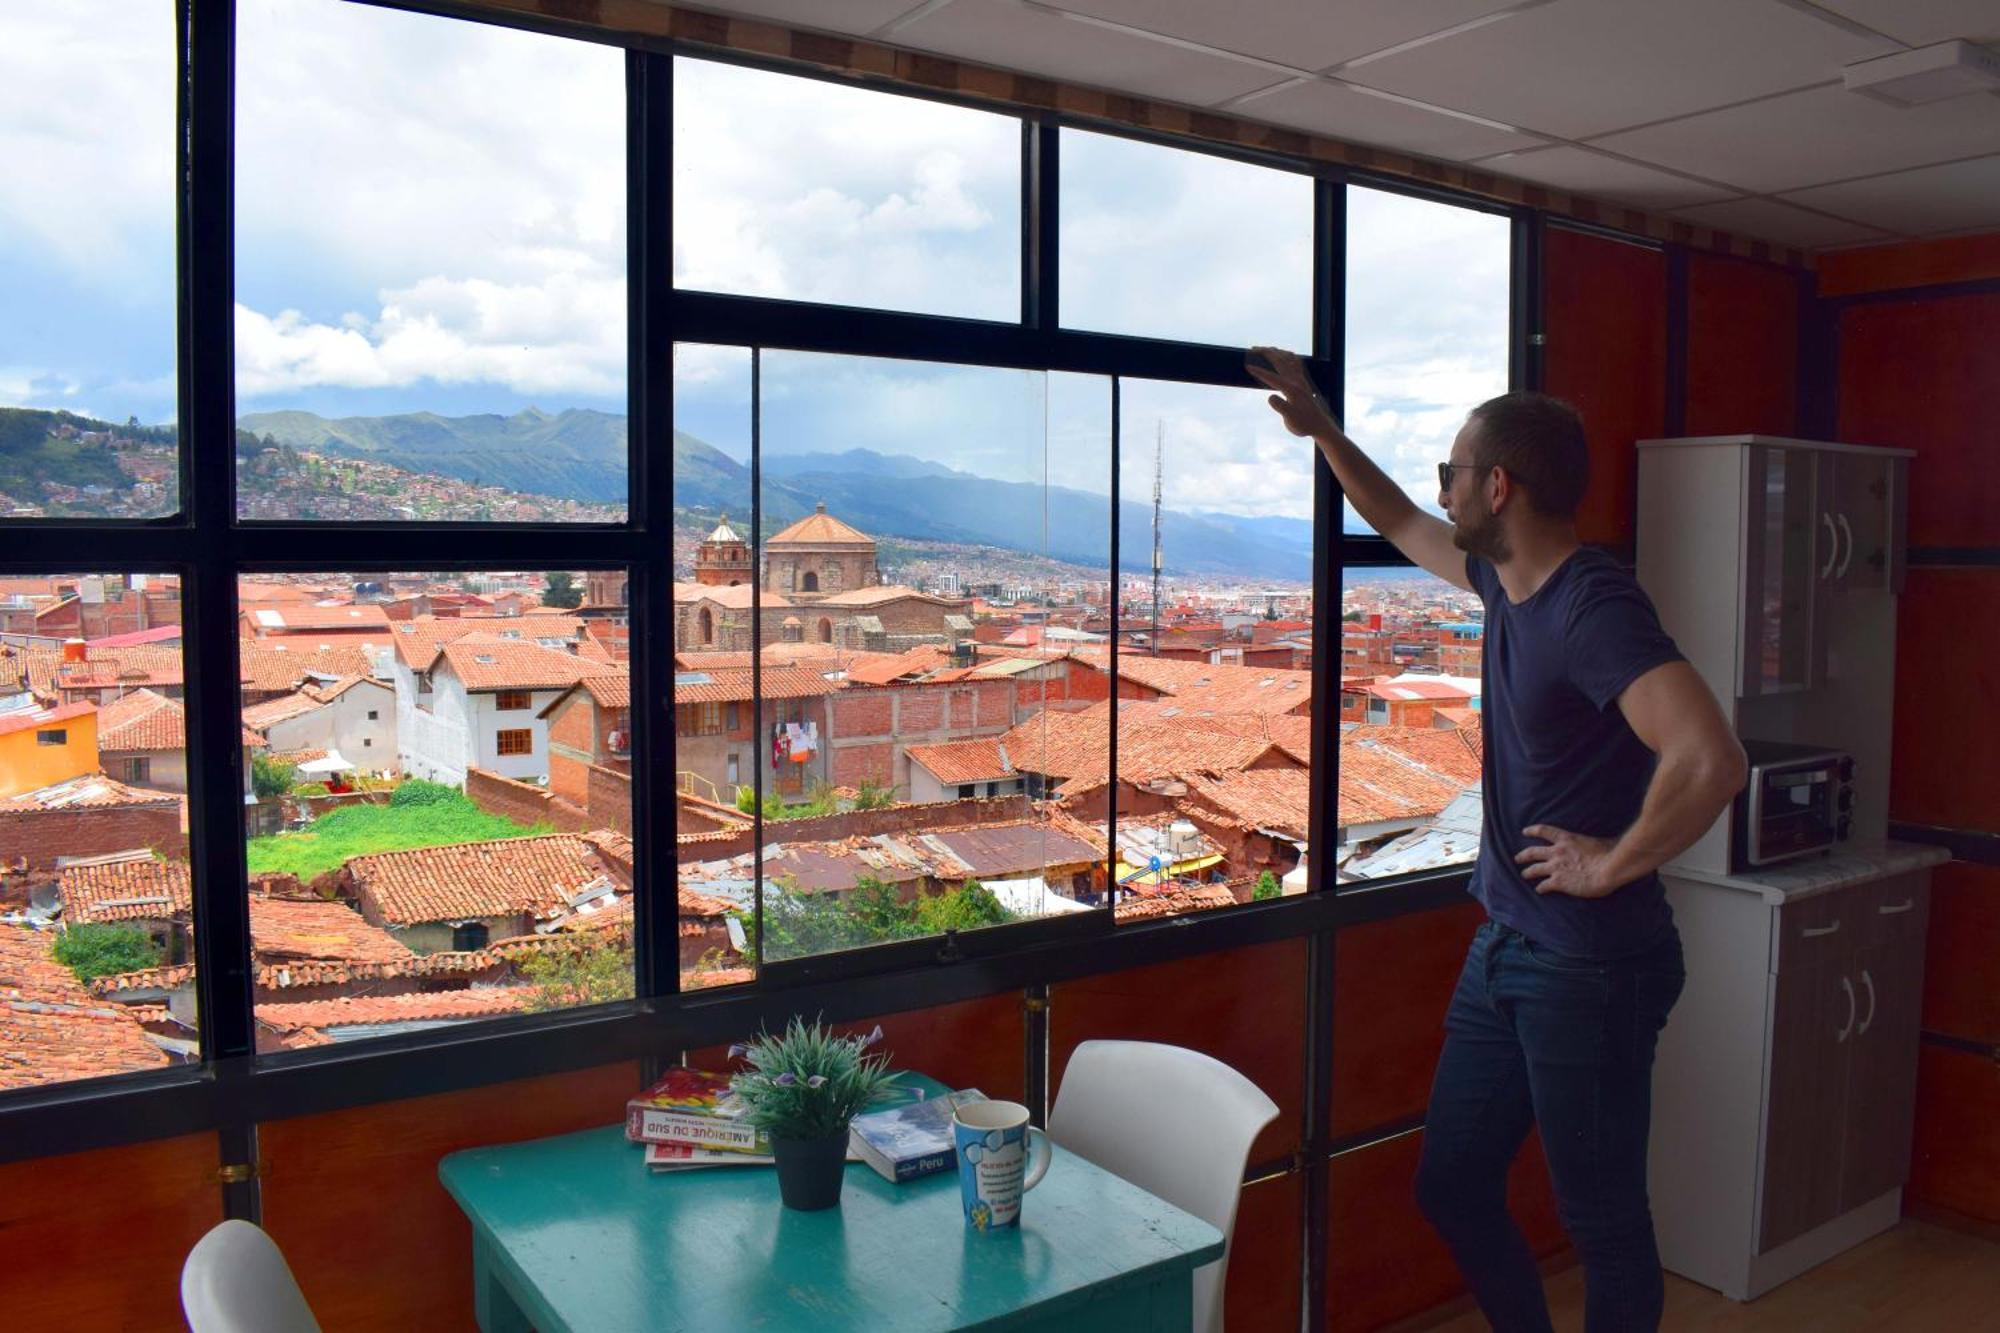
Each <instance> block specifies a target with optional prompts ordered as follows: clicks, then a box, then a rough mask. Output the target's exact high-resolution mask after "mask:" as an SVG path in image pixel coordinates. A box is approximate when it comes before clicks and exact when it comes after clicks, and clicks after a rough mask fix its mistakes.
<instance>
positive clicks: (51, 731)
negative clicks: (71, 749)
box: [35, 727, 69, 745]
mask: <svg viewBox="0 0 2000 1333" xmlns="http://www.w3.org/2000/svg"><path fill="white" fill-rule="evenodd" d="M35 744H37V745H68V744H69V730H68V729H67V728H65V727H49V728H46V729H44V730H42V731H37V732H36V733H35Z"/></svg>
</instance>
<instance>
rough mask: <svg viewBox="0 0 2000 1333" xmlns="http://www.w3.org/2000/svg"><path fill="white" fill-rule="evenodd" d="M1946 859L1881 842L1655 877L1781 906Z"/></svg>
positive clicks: (1936, 852) (1916, 845) (1924, 847)
mask: <svg viewBox="0 0 2000 1333" xmlns="http://www.w3.org/2000/svg"><path fill="white" fill-rule="evenodd" d="M1949 860H1951V853H1950V852H1948V851H1946V850H1945V849H1944V848H1942V847H1939V846H1936V845H1934V844H1932V843H1927V842H1889V841H1885V842H1876V843H1848V844H1846V845H1844V846H1842V847H1841V848H1839V849H1838V850H1837V851H1831V852H1826V853H1822V854H1818V855H1813V856H1803V857H1800V858H1799V859H1798V860H1796V861H1786V862H1784V863H1782V864H1780V865H1774V866H1769V867H1766V868H1765V869H1762V870H1753V871H1751V872H1749V873H1748V874H1742V875H1722V874H1717V873H1715V872H1714V871H1709V870H1686V869H1682V868H1681V867H1679V866H1663V867H1662V868H1661V870H1660V874H1661V875H1663V876H1666V877H1668V878H1670V879H1678V880H1686V881H1692V882H1694V883H1697V884H1712V885H1715V886H1716V887H1717V888H1723V889H1737V890H1740V891H1741V892H1744V893H1754V894H1757V895H1759V896H1760V897H1762V898H1763V899H1764V901H1766V902H1768V903H1775V904H1780V905H1782V904H1784V903H1791V902H1797V901H1799V900H1800V899H1801V898H1812V897H1816V896H1817V895H1819V894H1822V893H1832V892H1834V891H1835V890H1836V889H1844V888H1847V887H1848V886H1849V885H1853V884H1865V883H1867V882H1868V881H1870V880H1875V879H1882V878H1884V877H1885V876H1888V875H1898V874H1901V873H1903V872H1904V871H1906V870H1919V869H1922V868H1923V867H1925V866H1934V865H1939V864H1941V863H1943V862H1945V861H1949Z"/></svg>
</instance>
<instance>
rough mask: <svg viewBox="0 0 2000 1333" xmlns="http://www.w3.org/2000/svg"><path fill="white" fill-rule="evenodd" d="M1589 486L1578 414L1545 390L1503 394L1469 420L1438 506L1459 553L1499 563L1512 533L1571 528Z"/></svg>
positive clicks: (1454, 452) (1507, 551) (1505, 555)
mask: <svg viewBox="0 0 2000 1333" xmlns="http://www.w3.org/2000/svg"><path fill="white" fill-rule="evenodd" d="M1589 483H1590V450H1589V448H1588V447H1587V446H1586V445H1585V443H1584V438H1583V421H1582V419H1581V418H1580V417H1578V416H1577V414H1576V409H1575V408H1573V407H1571V406H1570V405H1569V404H1568V403H1565V402H1563V401H1562V400H1561V399H1560V398H1551V397H1549V396H1548V395H1547V394H1543V393H1526V392H1522V393H1503V394H1501V395H1500V396H1499V397H1498V398H1489V399H1487V400H1486V401H1485V402H1483V403H1481V404H1480V405H1479V406H1478V407H1475V408H1473V409H1472V412H1471V414H1470V415H1469V416H1467V417H1466V419H1465V425H1464V427H1463V428H1462V429H1460V431H1459V432H1458V438H1457V439H1455V440H1453V441H1452V446H1451V460H1450V484H1449V485H1446V486H1445V487H1444V488H1443V490H1442V491H1441V493H1440V496H1439V502H1440V503H1441V504H1442V505H1443V507H1444V511H1445V513H1446V514H1448V515H1450V517H1451V521H1452V540H1453V541H1454V542H1455V543H1456V544H1457V545H1458V547H1459V549H1460V550H1463V551H1469V552H1471V553H1472V554H1473V555H1477V556H1482V557H1484V558H1485V559H1488V560H1491V561H1493V562H1495V563H1496V564H1497V563H1499V562H1502V561H1505V560H1507V559H1509V558H1510V557H1511V556H1512V555H1513V540H1512V536H1511V534H1512V533H1515V532H1518V531H1520V530H1521V528H1522V526H1523V525H1527V524H1534V525H1537V526H1558V527H1566V526H1568V525H1569V524H1570V523H1572V522H1573V521H1574V520H1575V518H1576V510H1577V506H1578V505H1580V504H1582V503H1583V493H1584V489H1585V487H1586V486H1588V485H1589Z"/></svg>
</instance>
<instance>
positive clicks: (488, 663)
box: [439, 634, 623, 691]
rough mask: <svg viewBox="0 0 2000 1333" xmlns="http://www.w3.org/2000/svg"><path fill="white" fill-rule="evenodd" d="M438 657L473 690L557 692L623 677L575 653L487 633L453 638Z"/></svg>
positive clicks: (615, 671)
mask: <svg viewBox="0 0 2000 1333" xmlns="http://www.w3.org/2000/svg"><path fill="white" fill-rule="evenodd" d="M439 654H440V655H441V656H442V657H443V658H444V660H445V662H446V663H449V664H450V668H451V671H452V674H453V675H455V676H457V677H458V678H459V680H461V681H462V682H464V684H465V688H466V689H468V690H474V691H484V690H560V689H567V688H568V687H570V686H571V685H574V684H576V683H577V682H578V681H580V680H582V679H583V678H584V677H586V676H593V675H601V674H611V673H617V674H623V673H622V672H621V671H619V670H618V669H617V668H614V667H610V666H607V665H605V664H604V663H602V662H593V661H591V660H590V659H589V658H585V657H578V656H577V655H576V654H575V653H570V652H564V651H562V650H561V649H557V648H544V647H542V646H541V645H540V644H538V643H534V642H527V643H521V642H516V641H514V640H512V639H501V638H496V637H494V636H492V635H489V634H469V635H467V636H465V637H464V638H462V639H455V640H453V641H452V642H450V643H446V644H444V645H442V646H441V648H440V649H439Z"/></svg>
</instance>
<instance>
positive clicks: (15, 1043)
mask: <svg viewBox="0 0 2000 1333" xmlns="http://www.w3.org/2000/svg"><path fill="white" fill-rule="evenodd" d="M54 947H55V935H54V933H53V932H51V931H36V930H29V929H27V928H25V927H22V926H10V925H5V924H0V1089H6V1088H26V1087H34V1086H37V1085H39V1084H44V1083H61V1082H67V1081H69V1080H71V1079H79V1078H97V1077H99V1076H102V1075H106V1074H129V1073H133V1072H136V1071H139V1070H146V1069H158V1068H160V1067H161V1066H163V1065H166V1064H168V1063H170V1062H171V1058H172V1057H170V1056H169V1055H168V1054H167V1053H166V1052H165V1051H163V1050H161V1049H160V1048H159V1047H158V1046H156V1045H154V1044H153V1043H152V1042H151V1041H149V1040H147V1038H146V1033H145V1030H144V1029H143V1028H141V1027H140V1026H139V1023H138V1020H137V1019H135V1018H134V1017H133V1016H132V1015H131V1014H129V1013H127V1012H126V1011H125V1010H124V1009H122V1008H120V1007H119V1006H118V1005H115V1004H108V1003H105V1002H104V1001H101V1000H98V999H96V998H94V997H93V996H92V995H91V994H90V992H89V991H88V990H86V989H85V988H84V986H83V985H82V984H81V983H80V982H78V981H77V979H76V976H75V974H74V973H72V972H71V971H70V970H69V969H68V968H66V967H64V966H63V965H62V964H60V963H58V962H56V961H55V957H54V955H53V953H52V950H53V949H54Z"/></svg>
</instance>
